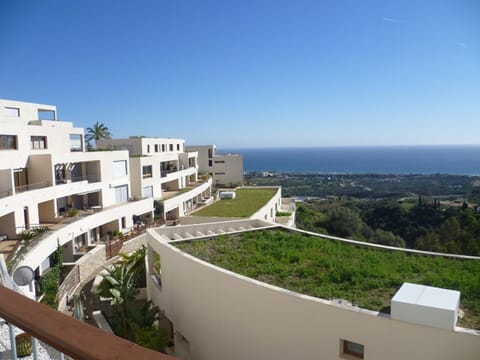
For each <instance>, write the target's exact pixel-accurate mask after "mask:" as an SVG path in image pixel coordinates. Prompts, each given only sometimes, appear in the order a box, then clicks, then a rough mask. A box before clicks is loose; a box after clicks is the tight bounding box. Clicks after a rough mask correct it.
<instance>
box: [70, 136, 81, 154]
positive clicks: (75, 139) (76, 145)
mask: <svg viewBox="0 0 480 360" xmlns="http://www.w3.org/2000/svg"><path fill="white" fill-rule="evenodd" d="M70 151H83V144H82V135H80V134H70Z"/></svg>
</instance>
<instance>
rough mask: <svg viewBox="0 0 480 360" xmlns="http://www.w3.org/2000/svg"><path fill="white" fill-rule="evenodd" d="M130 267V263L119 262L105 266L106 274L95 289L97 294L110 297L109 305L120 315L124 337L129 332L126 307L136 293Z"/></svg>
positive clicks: (133, 276) (130, 303)
mask: <svg viewBox="0 0 480 360" xmlns="http://www.w3.org/2000/svg"><path fill="white" fill-rule="evenodd" d="M131 267H132V266H131V265H127V264H124V263H119V264H115V265H114V266H113V268H105V270H106V271H107V274H105V275H103V280H102V282H101V283H100V285H99V287H98V290H97V295H99V296H101V297H105V298H110V305H112V306H113V308H114V309H115V311H116V312H117V314H119V315H120V320H121V332H122V336H123V337H124V338H126V339H127V338H128V333H129V326H128V325H129V324H128V323H129V322H128V308H129V307H130V306H131V305H132V304H133V301H134V300H135V296H136V295H137V293H138V289H137V288H136V281H135V273H134V272H133V271H131Z"/></svg>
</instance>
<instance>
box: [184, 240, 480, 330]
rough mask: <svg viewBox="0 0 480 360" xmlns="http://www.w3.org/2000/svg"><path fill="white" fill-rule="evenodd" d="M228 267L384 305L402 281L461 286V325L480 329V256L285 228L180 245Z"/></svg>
mask: <svg viewBox="0 0 480 360" xmlns="http://www.w3.org/2000/svg"><path fill="white" fill-rule="evenodd" d="M176 246H178V247H179V248H180V249H182V250H184V251H186V252H188V253H190V254H192V255H194V256H196V257H199V258H201V259H204V260H206V261H208V262H211V263H213V264H216V265H218V266H220V267H223V268H225V269H229V270H232V271H234V272H237V273H240V274H243V275H246V276H249V277H252V278H255V279H258V280H261V281H264V282H267V283H270V284H273V285H277V286H280V287H283V288H286V289H289V290H293V291H297V292H299V293H304V294H308V295H312V296H316V297H319V298H324V299H329V298H343V299H346V300H349V301H351V302H353V303H354V304H357V305H358V306H360V307H363V308H367V309H371V310H377V311H379V310H381V309H382V308H383V307H388V306H389V305H390V299H391V297H392V296H393V295H394V293H395V292H396V291H397V290H398V288H399V287H400V286H401V285H402V283H403V282H412V283H417V284H424V285H430V286H436V287H442V288H448V289H455V290H459V291H461V294H462V303H461V308H462V309H463V310H464V311H465V318H464V319H463V320H462V321H461V322H460V325H461V326H465V327H471V328H476V329H479V328H480V261H475V260H458V259H447V258H441V257H432V256H422V255H413V254H406V253H402V252H392V251H382V250H375V249H367V248H362V247H356V246H352V245H348V244H342V243H338V242H334V241H330V240H324V239H321V238H315V237H309V236H303V235H300V234H294V233H288V232H284V231H262V232H249V233H244V234H241V235H236V236H222V237H219V238H216V239H214V240H211V241H197V242H186V243H179V244H176Z"/></svg>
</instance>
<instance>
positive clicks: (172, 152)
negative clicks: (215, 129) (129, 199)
mask: <svg viewBox="0 0 480 360" xmlns="http://www.w3.org/2000/svg"><path fill="white" fill-rule="evenodd" d="M97 146H98V147H101V148H105V149H112V150H128V151H129V154H130V179H131V184H132V196H134V197H136V198H153V199H155V200H159V201H161V202H162V204H163V215H162V216H163V219H164V220H174V221H175V220H178V219H179V218H180V217H182V216H185V215H187V214H189V213H190V211H192V210H193V209H195V208H196V207H197V206H198V204H200V203H201V202H202V201H203V200H204V199H205V198H208V197H210V195H211V185H212V180H211V179H206V180H200V181H199V177H198V153H197V152H196V151H188V152H187V151H185V144H184V140H181V139H166V138H145V137H131V138H128V139H110V140H101V141H98V143H97Z"/></svg>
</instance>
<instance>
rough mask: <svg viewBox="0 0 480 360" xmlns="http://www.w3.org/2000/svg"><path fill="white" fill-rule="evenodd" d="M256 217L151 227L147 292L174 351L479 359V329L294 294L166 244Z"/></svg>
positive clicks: (241, 227) (213, 358) (225, 355)
mask: <svg viewBox="0 0 480 360" xmlns="http://www.w3.org/2000/svg"><path fill="white" fill-rule="evenodd" d="M259 222H260V220H251V221H250V223H248V222H246V221H245V220H243V221H238V222H237V221H231V222H225V223H223V224H221V223H216V224H202V225H197V226H194V225H189V226H180V227H176V228H170V229H168V228H165V229H151V230H148V238H147V244H148V251H149V265H148V272H149V273H150V275H151V276H150V277H149V281H148V283H147V286H148V294H149V298H150V299H152V301H153V302H154V304H156V305H157V306H159V308H160V309H161V311H162V312H163V313H164V314H165V316H166V317H167V318H168V319H169V320H170V321H171V322H172V326H173V330H174V341H175V354H176V355H177V356H179V357H180V358H181V359H194V360H207V359H208V360H217V359H232V360H235V359H286V360H287V359H288V360H289V359H306V360H308V359H312V360H313V359H329V360H331V359H368V360H384V359H391V360H404V359H436V360H441V359H444V360H451V359H458V360H473V359H478V355H479V354H480V332H478V331H475V330H470V329H464V328H459V327H455V328H454V329H449V330H447V329H441V328H438V327H434V326H425V325H419V324H416V323H413V322H409V321H403V320H396V319H394V318H393V317H391V316H389V315H387V314H379V313H378V312H374V311H370V310H366V309H361V308H357V307H353V306H348V305H342V304H339V303H338V302H336V301H329V300H324V299H319V298H315V297H311V296H307V295H303V294H299V293H295V292H292V291H288V290H285V289H282V288H279V287H276V286H272V285H268V284H266V283H263V282H260V281H257V280H253V279H251V278H247V277H245V276H242V275H239V274H236V273H233V272H231V271H228V270H225V269H222V268H219V267H217V266H214V265H212V264H209V263H206V262H204V261H202V260H199V259H197V258H195V257H192V256H190V255H188V254H186V253H184V252H182V251H181V250H179V249H178V248H176V247H174V246H172V245H171V244H169V241H172V240H173V239H178V238H183V239H188V240H189V241H195V239H197V238H198V239H201V238H205V237H208V236H213V235H214V234H223V233H226V232H227V233H228V232H240V231H245V229H249V228H259V227H260V228H261V226H259V224H258V223H259ZM263 226H264V227H267V228H268V227H271V224H269V223H264V225H263ZM192 234H196V235H194V237H192ZM153 252H156V253H157V254H158V255H159V258H160V262H161V270H160V272H158V271H155V269H154V260H153V258H154V256H153ZM346 348H348V349H349V350H352V351H353V355H352V354H351V353H348V352H347V351H346ZM355 350H358V351H360V350H361V355H360V354H355Z"/></svg>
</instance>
